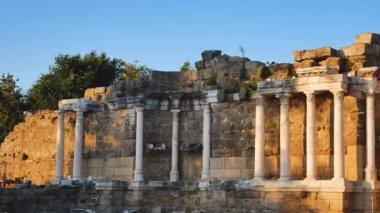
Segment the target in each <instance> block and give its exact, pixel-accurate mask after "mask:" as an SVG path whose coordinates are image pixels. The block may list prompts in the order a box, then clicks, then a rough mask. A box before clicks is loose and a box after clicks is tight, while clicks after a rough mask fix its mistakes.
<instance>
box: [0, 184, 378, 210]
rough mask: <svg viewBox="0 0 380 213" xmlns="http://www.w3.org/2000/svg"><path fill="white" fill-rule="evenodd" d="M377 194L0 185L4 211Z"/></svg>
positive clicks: (372, 206) (314, 201)
mask: <svg viewBox="0 0 380 213" xmlns="http://www.w3.org/2000/svg"><path fill="white" fill-rule="evenodd" d="M379 201H380V194H379V193H359V192H352V193H348V192H345V193H342V192H318V191H311V192H306V191H287V192H274V191H271V192H270V191H261V190H258V191H255V190H225V189H216V190H210V191H199V190H168V189H156V190H145V191H109V190H93V189H91V188H89V189H84V188H83V189H79V188H61V189H59V188H45V189H0V211H2V212H16V213H17V212H31V213H33V212H70V210H73V209H92V210H96V212H101V213H103V212H107V213H108V212H122V211H124V210H135V211H137V212H157V213H161V212H162V213H165V212H250V211H252V210H255V211H259V212H270V213H272V212H273V213H275V212H374V211H376V209H379V208H380V206H379V203H380V202H379Z"/></svg>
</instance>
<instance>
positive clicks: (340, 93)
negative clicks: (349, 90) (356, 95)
mask: <svg viewBox="0 0 380 213" xmlns="http://www.w3.org/2000/svg"><path fill="white" fill-rule="evenodd" d="M330 92H331V93H332V94H333V95H334V100H341V99H343V95H344V90H343V89H338V90H330Z"/></svg>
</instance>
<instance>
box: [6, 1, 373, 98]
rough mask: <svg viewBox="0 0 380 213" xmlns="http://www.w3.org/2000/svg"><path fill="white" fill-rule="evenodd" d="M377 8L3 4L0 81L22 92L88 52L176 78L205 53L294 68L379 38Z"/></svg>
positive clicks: (337, 4)
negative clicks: (296, 56)
mask: <svg viewBox="0 0 380 213" xmlns="http://www.w3.org/2000/svg"><path fill="white" fill-rule="evenodd" d="M379 8H380V1H379V0H367V1H350V0H345V1H343V0H319V1H295V0H294V1H292V0H290V1H280V0H277V1H275V0H261V1H248V0H246V1H243V0H234V1H232V0H231V1H224V0H215V1H214V0H210V1H206V0H191V1H190V0H188V1H180V0H171V1H170V0H167V1H159V0H152V1H147V0H139V1H129V0H112V1H111V0H109V1H98V0H91V1H90V0H60V1H59V0H51V1H48V0H45V1H41V0H25V1H18V0H12V1H11V0H9V1H4V0H0V73H5V72H9V73H11V74H13V75H14V76H15V77H16V78H18V79H19V85H20V86H21V87H22V88H23V90H24V91H26V90H27V89H29V88H30V87H31V85H32V84H33V82H34V81H35V80H37V79H38V77H39V76H40V75H41V73H46V72H48V69H49V66H50V65H52V64H53V63H54V57H55V56H56V55H58V54H60V53H63V54H76V53H80V54H85V53H88V52H89V51H91V50H96V51H97V52H103V51H104V52H106V53H107V54H108V55H109V56H110V57H115V58H120V59H123V60H125V61H128V62H132V61H134V60H138V61H140V62H141V64H145V65H147V66H148V67H151V68H153V69H157V70H167V71H172V70H178V69H179V67H180V65H181V64H182V63H183V62H184V61H185V60H190V61H191V62H195V61H197V60H200V58H201V57H200V53H201V52H202V51H203V50H206V49H220V50H222V51H223V52H224V53H226V54H229V55H239V54H240V53H239V51H238V46H239V45H241V46H242V47H244V48H245V49H246V56H247V57H249V58H250V59H251V60H260V61H263V62H266V61H276V62H292V61H293V59H292V52H293V51H294V50H297V49H311V48H317V47H321V46H332V47H335V48H340V47H343V46H348V45H350V44H351V43H353V41H354V38H355V36H356V35H358V34H360V33H362V32H378V33H380V13H379Z"/></svg>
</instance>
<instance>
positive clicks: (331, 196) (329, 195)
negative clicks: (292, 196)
mask: <svg viewBox="0 0 380 213" xmlns="http://www.w3.org/2000/svg"><path fill="white" fill-rule="evenodd" d="M344 198H345V196H344V193H343V192H319V193H318V199H322V200H341V201H342V200H343V199H344Z"/></svg>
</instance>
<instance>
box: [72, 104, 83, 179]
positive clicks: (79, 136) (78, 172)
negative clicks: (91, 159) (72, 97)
mask: <svg viewBox="0 0 380 213" xmlns="http://www.w3.org/2000/svg"><path fill="white" fill-rule="evenodd" d="M75 111H76V116H77V118H76V123H75V147H74V166H73V178H74V179H80V178H81V177H82V147H83V112H84V111H83V110H82V109H77V110H75Z"/></svg>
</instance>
